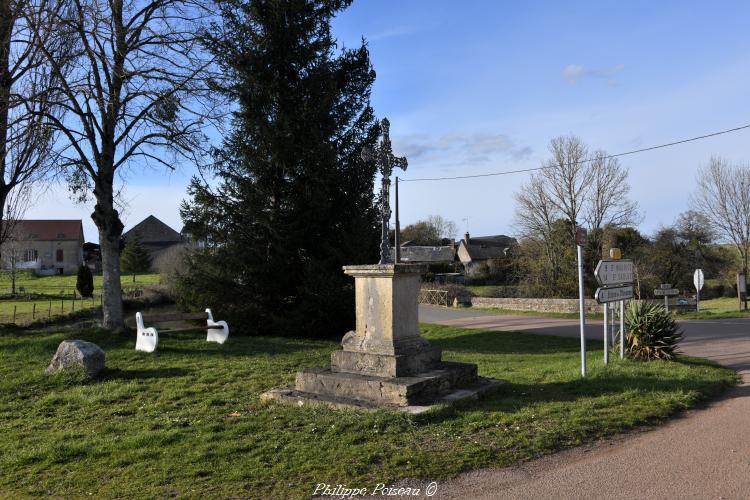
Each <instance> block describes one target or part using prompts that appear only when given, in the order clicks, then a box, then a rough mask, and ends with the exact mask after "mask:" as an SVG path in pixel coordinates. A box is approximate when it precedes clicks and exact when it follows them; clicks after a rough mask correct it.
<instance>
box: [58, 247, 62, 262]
mask: <svg viewBox="0 0 750 500" xmlns="http://www.w3.org/2000/svg"><path fill="white" fill-rule="evenodd" d="M62 261H63V251H62V248H58V249H57V262H62Z"/></svg>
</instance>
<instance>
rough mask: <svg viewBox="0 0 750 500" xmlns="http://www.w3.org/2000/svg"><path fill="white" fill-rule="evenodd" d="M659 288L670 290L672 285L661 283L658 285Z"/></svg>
mask: <svg viewBox="0 0 750 500" xmlns="http://www.w3.org/2000/svg"><path fill="white" fill-rule="evenodd" d="M659 288H661V289H662V290H668V289H670V288H672V283H662V284H661V285H659Z"/></svg>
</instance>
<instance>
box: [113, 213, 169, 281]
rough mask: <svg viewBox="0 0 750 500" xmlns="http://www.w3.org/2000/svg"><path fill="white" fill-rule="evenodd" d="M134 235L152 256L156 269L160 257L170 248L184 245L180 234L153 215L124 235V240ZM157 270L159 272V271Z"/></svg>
mask: <svg viewBox="0 0 750 500" xmlns="http://www.w3.org/2000/svg"><path fill="white" fill-rule="evenodd" d="M133 235H137V237H138V241H140V243H141V246H142V247H143V248H144V250H146V251H147V252H148V254H149V255H150V256H151V265H152V268H154V269H155V267H154V266H155V264H156V263H157V262H158V261H159V257H160V256H161V255H163V254H165V252H166V251H167V250H168V249H169V248H172V247H174V246H176V245H182V244H183V238H182V235H180V233H178V232H177V231H175V230H174V229H172V228H171V227H169V226H168V225H166V224H165V223H164V222H162V221H160V220H159V219H157V218H156V217H154V216H153V215H149V216H148V217H146V218H145V219H143V220H142V221H141V222H139V223H138V224H136V225H135V226H133V227H132V228H131V229H130V230H128V231H127V232H126V233H123V235H122V237H123V240H125V241H127V239H128V237H131V236H133ZM155 270H157V271H158V269H155Z"/></svg>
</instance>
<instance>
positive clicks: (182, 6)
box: [37, 0, 215, 328]
mask: <svg viewBox="0 0 750 500" xmlns="http://www.w3.org/2000/svg"><path fill="white" fill-rule="evenodd" d="M42 1H44V0H42ZM70 1H71V4H72V9H71V13H70V14H69V15H67V16H58V18H57V20H58V21H59V23H60V24H61V30H62V32H63V33H64V34H66V35H69V36H72V37H74V38H75V40H76V43H77V45H76V50H75V51H73V52H72V53H71V54H69V55H67V56H66V57H64V58H59V57H56V56H55V54H54V53H53V52H52V51H51V50H49V48H48V47H47V45H45V44H44V43H43V42H44V41H43V40H42V38H41V34H39V35H38V38H37V42H38V43H39V45H40V47H41V51H42V53H43V54H44V55H45V56H46V60H47V62H48V63H49V64H50V67H51V68H52V71H53V72H54V74H55V75H56V76H57V77H58V78H59V80H60V84H59V91H60V94H61V96H62V97H61V99H60V101H59V104H60V105H61V106H64V108H65V109H66V110H67V116H66V118H65V119H59V118H58V117H55V116H54V115H50V114H47V113H43V114H42V115H43V116H44V117H45V118H47V119H48V120H49V121H50V122H51V123H53V125H54V126H55V129H56V130H58V131H59V132H60V133H61V135H62V136H63V137H64V138H65V139H66V149H64V150H63V152H62V155H63V164H64V166H65V167H67V168H68V171H69V172H70V174H69V183H70V185H71V189H72V191H73V192H74V193H75V194H76V195H78V196H79V197H80V198H81V199H85V197H86V195H87V194H88V193H89V192H93V197H94V199H95V201H96V204H95V208H94V212H93V213H92V215H91V218H92V219H93V221H94V223H95V224H96V226H97V229H98V231H99V243H100V245H101V252H102V272H103V275H104V280H103V319H102V325H103V326H104V327H105V328H118V327H120V326H122V324H123V312H122V290H121V287H120V261H119V247H120V238H121V235H122V230H123V223H122V221H121V220H120V214H119V212H118V210H117V204H116V202H117V200H116V198H117V196H116V195H117V187H116V185H115V183H116V182H121V181H122V180H123V179H124V176H125V174H126V171H127V170H128V167H131V166H133V165H136V164H137V165H138V166H139V167H140V168H143V167H144V166H149V165H150V166H156V167H165V168H168V169H171V168H174V165H175V164H178V163H179V162H181V161H187V162H190V163H197V164H199V165H200V164H201V160H202V157H203V153H204V151H205V149H204V148H203V147H202V145H203V141H204V139H205V137H204V134H203V132H202V131H203V128H204V127H206V126H207V125H208V123H209V122H210V120H211V118H212V117H214V116H215V115H214V113H213V107H212V103H213V102H215V101H213V99H212V97H213V95H214V94H215V93H213V92H211V90H210V89H209V88H208V86H207V85H206V77H207V70H208V69H209V68H210V67H212V64H213V63H212V60H211V59H210V56H209V55H208V54H207V52H206V51H204V50H202V47H201V43H200V35H201V33H202V23H203V22H204V21H205V20H206V19H210V13H209V12H207V11H206V9H205V8H204V6H203V5H202V4H201V3H200V2H199V1H192V0H145V1H144V0H108V1H105V0H70ZM37 33H38V31H37ZM66 64H69V65H72V67H73V70H72V71H66V70H65V65H66ZM116 174H117V177H116Z"/></svg>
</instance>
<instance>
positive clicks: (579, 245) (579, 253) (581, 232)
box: [576, 227, 586, 377]
mask: <svg viewBox="0 0 750 500" xmlns="http://www.w3.org/2000/svg"><path fill="white" fill-rule="evenodd" d="M585 242H586V230H585V229H584V228H582V227H576V258H577V260H578V316H579V319H580V328H581V376H582V377H585V376H586V302H585V300H586V299H585V298H584V291H583V244H584V243H585Z"/></svg>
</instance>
